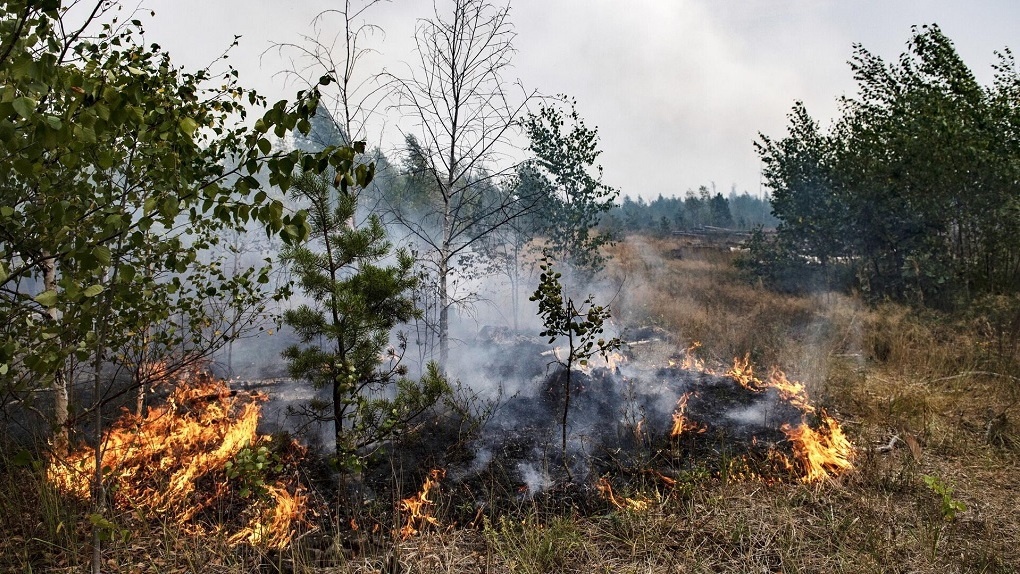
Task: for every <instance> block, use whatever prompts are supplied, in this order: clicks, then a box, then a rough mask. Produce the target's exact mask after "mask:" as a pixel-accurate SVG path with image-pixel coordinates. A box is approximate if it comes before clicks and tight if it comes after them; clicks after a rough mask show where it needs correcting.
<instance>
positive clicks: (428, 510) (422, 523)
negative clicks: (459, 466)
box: [399, 468, 446, 540]
mask: <svg viewBox="0 0 1020 574" xmlns="http://www.w3.org/2000/svg"><path fill="white" fill-rule="evenodd" d="M445 477H446V471H445V470H443V469H441V468H435V469H432V470H431V471H429V475H428V476H427V477H425V483H424V484H422V485H421V492H419V493H418V494H416V495H414V496H411V497H408V498H405V499H403V500H401V501H400V505H399V510H400V512H406V513H407V520H406V521H405V522H404V526H403V527H401V529H400V531H399V532H400V537H401V538H403V539H405V540H406V539H408V538H410V537H412V536H414V535H416V534H419V533H420V532H421V531H422V530H423V529H424V528H426V527H427V526H428V525H429V524H431V525H433V526H439V520H438V519H437V518H436V517H435V516H433V512H434V511H435V501H434V500H432V499H430V498H429V495H430V494H431V493H432V491H433V490H434V489H437V488H439V481H441V480H443V478H445Z"/></svg>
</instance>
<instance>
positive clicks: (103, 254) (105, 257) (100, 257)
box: [92, 245, 111, 265]
mask: <svg viewBox="0 0 1020 574" xmlns="http://www.w3.org/2000/svg"><path fill="white" fill-rule="evenodd" d="M92 256H93V257H95V258H96V261H98V262H99V263H100V264H101V265H109V264H110V261H111V257H110V248H109V247H107V246H105V245H97V246H96V247H95V248H94V249H92Z"/></svg>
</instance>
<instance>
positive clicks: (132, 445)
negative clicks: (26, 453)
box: [46, 374, 306, 548]
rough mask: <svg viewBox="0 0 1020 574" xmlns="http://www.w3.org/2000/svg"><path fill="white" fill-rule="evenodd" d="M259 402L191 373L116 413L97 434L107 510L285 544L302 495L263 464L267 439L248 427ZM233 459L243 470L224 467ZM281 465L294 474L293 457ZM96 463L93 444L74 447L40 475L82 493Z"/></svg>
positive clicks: (233, 539)
mask: <svg viewBox="0 0 1020 574" xmlns="http://www.w3.org/2000/svg"><path fill="white" fill-rule="evenodd" d="M263 400H265V397H263V396H260V395H257V394H247V393H243V392H235V391H232V390H231V389H230V388H229V386H228V385H227V384H226V383H225V382H223V381H221V380H217V379H214V378H212V377H209V376H207V375H201V374H193V375H190V376H189V377H188V378H187V379H186V380H182V381H179V382H178V385H177V387H176V388H175V389H174V390H173V391H172V392H171V394H170V396H169V397H168V398H167V400H166V403H165V404H164V405H162V406H160V407H153V408H150V409H149V410H148V412H147V413H146V414H145V416H143V417H139V416H136V415H134V414H132V413H124V414H123V415H122V416H121V417H120V418H119V419H118V420H117V421H116V422H115V423H113V424H112V425H111V426H110V428H109V429H108V430H107V431H106V432H105V433H104V434H103V439H102V450H101V453H102V457H101V460H102V468H103V477H104V483H105V485H106V489H107V491H108V492H109V493H110V497H111V501H112V505H113V507H114V508H115V509H116V510H117V511H118V512H130V513H131V514H130V515H133V516H136V517H139V518H140V519H142V520H150V519H157V520H159V521H169V522H170V523H172V524H173V525H175V526H177V527H180V528H183V529H185V530H186V531H188V532H190V533H192V534H198V535H203V534H208V533H212V532H217V533H223V534H225V535H226V537H227V539H228V540H229V541H230V543H232V544H240V543H247V544H252V545H255V546H259V547H267V548H283V547H285V546H287V545H288V544H289V543H290V542H291V540H292V538H293V535H294V532H295V528H296V527H297V526H298V525H299V524H300V523H301V522H302V521H303V516H304V512H305V508H306V496H305V495H303V494H302V493H301V490H300V488H298V487H297V486H296V481H295V480H290V479H288V477H287V475H286V474H285V473H284V470H285V468H284V465H283V464H280V463H277V464H275V465H273V466H275V468H272V469H271V468H270V466H271V465H270V463H271V462H273V461H272V457H271V456H270V454H269V453H270V450H269V449H268V448H266V444H267V442H268V441H269V440H270V439H269V437H268V436H260V435H259V434H258V433H257V430H256V429H257V425H258V421H259V413H260V407H259V403H260V402H261V401H263ZM252 453H256V454H255V455H252ZM242 460H243V461H244V466H245V468H243V469H239V470H237V471H235V472H233V473H230V472H228V469H231V468H233V467H234V465H240V464H241V463H242ZM286 462H287V464H288V465H290V466H291V467H292V468H291V472H293V465H294V464H295V463H296V462H297V460H296V459H292V460H289V461H286ZM95 465H96V454H95V450H94V449H93V448H91V447H83V448H81V449H79V450H77V451H75V452H74V453H72V454H71V455H69V456H68V457H67V459H66V460H64V461H53V462H51V464H50V465H49V466H48V468H47V471H46V477H47V480H48V481H49V483H50V484H51V485H53V486H54V487H55V488H56V489H57V490H58V491H60V492H62V493H64V494H66V495H70V496H73V497H76V498H78V499H81V500H87V499H88V498H89V495H90V489H91V487H92V485H93V484H94V480H93V478H94V476H95V473H96V468H95ZM269 475H272V476H274V477H275V478H274V480H269V481H267V479H266V478H265V477H268V476H269Z"/></svg>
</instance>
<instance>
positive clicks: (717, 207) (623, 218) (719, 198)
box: [600, 186, 779, 235]
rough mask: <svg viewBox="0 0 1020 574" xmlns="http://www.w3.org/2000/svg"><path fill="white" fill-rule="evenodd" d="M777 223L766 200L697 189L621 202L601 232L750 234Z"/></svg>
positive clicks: (628, 199)
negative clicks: (708, 228)
mask: <svg viewBox="0 0 1020 574" xmlns="http://www.w3.org/2000/svg"><path fill="white" fill-rule="evenodd" d="M778 222H779V221H778V220H777V219H776V218H775V217H773V216H772V205H771V202H770V198H769V197H768V196H765V197H764V198H761V197H756V196H753V195H751V194H749V193H747V192H746V191H745V192H744V193H741V194H739V195H738V194H737V192H736V190H732V191H730V193H729V196H728V197H727V196H724V195H723V194H722V193H720V192H715V193H714V194H713V193H712V191H710V190H709V188H708V187H706V186H701V187H700V188H698V191H697V192H695V191H693V190H688V191H687V193H686V194H684V197H675V196H674V197H663V196H662V195H659V197H657V198H655V199H653V200H652V201H647V202H646V201H645V200H644V199H643V198H641V197H638V198H637V199H631V198H630V197H629V196H624V198H623V200H622V201H621V202H620V203H619V204H618V205H617V206H615V207H614V208H613V209H611V210H610V211H609V212H608V213H606V214H605V216H604V217H603V218H602V223H601V225H600V227H601V229H603V230H605V231H608V232H611V233H614V234H617V235H620V234H626V233H650V234H659V235H667V234H669V233H672V232H674V231H692V230H696V229H699V228H703V227H705V226H712V227H724V228H727V229H743V230H750V229H755V228H758V227H766V228H772V227H775V226H776V224H777V223H778Z"/></svg>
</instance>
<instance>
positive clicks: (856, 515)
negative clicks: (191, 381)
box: [0, 239, 1020, 574]
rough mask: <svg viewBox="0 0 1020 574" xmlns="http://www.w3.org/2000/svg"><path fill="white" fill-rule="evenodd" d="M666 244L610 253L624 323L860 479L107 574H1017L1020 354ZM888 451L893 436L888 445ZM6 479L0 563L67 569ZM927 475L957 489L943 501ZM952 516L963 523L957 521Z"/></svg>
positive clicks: (666, 497)
mask: <svg viewBox="0 0 1020 574" xmlns="http://www.w3.org/2000/svg"><path fill="white" fill-rule="evenodd" d="M677 248H678V245H676V244H674V243H671V242H670V241H669V240H640V239H632V240H629V241H627V242H625V243H623V244H620V245H618V246H617V247H616V248H615V249H614V255H615V259H614V262H613V263H612V264H611V267H610V269H609V270H608V274H609V277H610V281H611V282H613V283H614V284H615V285H614V286H615V287H619V293H620V295H619V298H618V300H617V301H615V302H614V304H613V306H614V310H615V311H616V315H617V319H618V320H619V321H621V323H623V324H626V325H649V324H654V325H657V326H660V327H662V328H663V329H665V330H667V331H668V332H670V333H673V334H675V335H676V337H677V341H676V345H677V347H678V348H679V347H682V346H686V344H687V343H688V342H690V341H694V340H697V341H700V342H701V343H702V345H703V347H702V349H701V352H702V356H703V357H704V358H706V359H708V360H713V361H719V362H726V361H728V360H730V359H731V358H732V357H734V356H742V355H744V354H745V353H750V354H751V357H752V360H753V361H754V363H755V364H757V365H759V366H769V365H775V366H779V367H781V368H783V369H784V370H786V371H787V372H788V373H789V374H790V375H791V378H795V379H798V380H801V381H804V382H805V383H807V384H808V386H809V392H810V393H811V395H812V397H813V398H814V399H815V401H816V402H818V403H821V404H822V405H823V406H825V407H826V408H828V409H829V410H830V412H835V413H837V415H838V417H839V418H840V419H841V420H842V421H843V422H844V427H845V428H846V429H847V432H848V434H849V435H850V437H851V439H852V440H853V442H854V443H855V444H856V445H857V447H858V458H857V461H856V462H857V469H856V470H855V471H853V472H851V473H849V474H847V475H844V476H842V477H840V478H839V479H836V480H832V481H829V482H826V483H822V484H816V485H800V484H779V485H765V484H761V483H757V482H734V481H727V480H725V479H722V478H719V477H715V478H713V477H708V476H705V477H692V478H691V479H690V482H689V483H687V484H681V485H678V487H677V488H675V489H673V490H664V489H662V487H661V486H659V487H658V488H657V487H656V486H655V485H651V484H650V485H648V488H647V489H646V490H645V491H644V492H643V494H644V496H645V497H647V498H648V499H649V500H650V501H651V502H652V504H651V505H650V507H649V509H648V510H646V511H643V512H636V511H618V512H612V513H606V514H600V515H597V516H579V515H577V514H576V513H573V512H571V511H570V509H566V510H564V509H559V510H557V511H550V510H549V509H543V508H538V507H534V506H527V505H523V506H522V508H520V509H519V510H518V511H516V512H513V513H508V514H507V515H505V516H502V517H497V518H496V519H493V520H489V521H487V522H485V524H484V526H482V527H479V528H458V527H456V526H450V527H448V528H446V529H444V530H442V531H437V532H430V533H427V534H425V535H423V536H420V537H416V538H413V539H411V540H407V541H402V542H397V541H392V540H391V539H390V538H389V537H382V538H380V539H379V540H378V541H376V542H375V543H374V544H371V545H369V546H367V547H365V548H362V549H360V551H345V552H337V553H336V555H335V556H332V557H329V560H328V561H327V562H330V563H331V565H329V566H325V565H323V564H324V563H323V561H322V557H321V556H317V555H315V553H314V552H313V551H311V550H309V548H308V547H307V546H308V544H306V542H307V541H308V540H309V539H307V538H306V539H302V540H300V541H299V542H298V543H297V544H296V545H295V547H294V548H293V549H291V550H288V551H284V552H283V553H280V554H272V555H270V554H266V553H260V552H257V551H255V550H252V549H245V550H239V549H236V548H235V549H230V548H227V547H226V546H225V545H223V544H221V543H218V542H217V541H216V540H215V539H203V540H193V539H190V538H188V537H187V536H186V535H184V534H182V533H180V532H172V531H171V530H169V529H166V528H162V527H159V526H158V525H150V526H149V527H148V530H139V532H138V533H137V534H136V537H135V539H134V540H133V541H130V542H126V543H121V542H118V543H115V544H113V546H112V547H111V548H110V551H109V552H108V553H107V559H108V560H109V561H110V562H109V563H108V568H109V570H110V571H121V572H184V571H203V572H241V571H262V572H274V571H307V572H396V571H400V572H406V573H411V572H449V573H467V572H521V573H537V572H584V573H585V574H590V573H601V572H606V573H609V572H613V573H618V572H625V573H626V572H633V573H638V572H641V573H645V572H677V573H688V572H705V573H709V572H734V573H736V572H746V573H751V572H754V573H761V572H791V573H793V572H804V573H816V572H832V573H862V574H863V573H868V574H870V573H874V572H897V573H898V572H902V573H908V572H909V573H932V574H934V573H943V572H984V573H1015V572H1017V571H1018V565H1020V517H1018V515H1017V500H1018V499H1017V495H1016V485H1018V484H1020V456H1018V455H1020V433H1018V426H1017V423H1016V418H1017V417H1018V416H1020V415H1018V413H1017V411H1018V410H1020V407H1018V406H1015V405H1017V399H1018V397H1020V385H1018V378H1017V376H1018V372H1020V371H1018V369H1017V367H1018V366H1020V359H1018V357H1016V356H1015V355H1013V356H1004V355H1003V354H1002V353H996V352H993V351H995V348H993V346H990V345H988V344H987V341H986V340H984V339H983V338H982V337H981V335H980V331H978V330H976V329H975V328H974V324H975V323H974V321H972V320H964V319H962V318H961V319H957V318H953V317H946V316H936V315H918V314H917V313H915V312H913V311H911V310H909V309H907V308H904V307H900V306H897V305H891V304H886V305H880V306H878V307H868V306H866V305H863V304H862V303H861V302H860V301H858V300H856V299H854V298H852V297H848V296H844V295H836V294H823V295H815V296H810V297H797V296H789V295H779V294H775V293H772V292H769V291H767V290H765V289H762V288H760V287H757V286H754V285H747V284H745V283H743V282H741V281H740V279H739V277H738V276H737V275H736V273H735V272H734V271H733V269H732V268H731V267H730V266H729V265H728V264H729V262H730V259H731V255H730V254H729V253H728V252H722V251H714V250H699V249H695V248H693V247H688V248H682V253H681V255H682V256H683V258H682V259H677V258H676V257H674V255H675V251H674V250H676V249H677ZM996 348H1001V346H999V347H996ZM893 436H897V437H899V439H898V440H896V441H893V442H892V443H890V439H891V437H893ZM890 444H891V445H892V448H891V449H888V450H887V449H883V448H880V447H884V446H887V445H890ZM18 472H19V473H21V474H19V475H17V476H15V475H14V473H6V474H5V475H4V476H0V479H2V480H3V481H4V482H3V484H0V488H2V489H3V493H4V496H5V497H6V498H5V499H4V500H0V511H2V512H3V514H4V516H3V517H0V523H2V524H0V526H3V527H4V528H5V529H6V530H5V531H6V532H17V535H18V536H20V537H21V538H19V539H17V540H15V541H14V542H8V543H3V542H0V554H2V556H0V561H2V562H3V563H4V564H7V565H14V566H13V568H11V569H12V571H32V570H31V569H30V568H31V565H33V564H49V565H56V564H55V563H54V562H47V560H46V559H44V558H45V557H40V556H35V555H32V554H31V552H36V553H45V552H46V550H45V549H46V548H52V554H53V555H59V556H67V555H69V554H70V555H73V554H74V552H73V551H71V550H72V548H69V547H72V546H76V545H84V544H85V540H86V539H87V537H85V536H79V535H78V534H75V533H73V532H69V531H68V530H66V527H67V524H68V523H64V522H61V520H66V519H67V517H63V514H62V513H63V512H64V511H62V510H61V509H60V508H59V507H58V506H56V505H54V504H53V503H52V501H51V502H49V503H46V501H47V496H49V495H48V494H47V493H46V492H45V491H44V490H39V489H35V490H33V491H32V492H31V493H30V496H27V497H22V498H23V499H24V500H20V501H19V500H15V499H13V498H11V497H10V496H9V495H10V494H11V493H12V492H17V491H18V489H19V488H20V489H21V490H22V491H23V490H24V489H25V486H24V485H25V484H30V483H32V480H31V478H32V476H36V475H33V474H32V473H31V472H30V471H29V470H19V471H18ZM925 476H929V477H936V479H937V483H938V484H942V485H947V486H950V487H952V489H953V490H952V493H951V494H947V495H946V496H943V495H941V494H939V493H937V492H936V491H935V490H934V489H933V488H932V487H930V486H929V485H928V484H927V483H926V482H925V479H924V477H925ZM628 494H633V493H628ZM439 496H440V497H442V494H440V495H439ZM951 502H958V503H962V504H963V505H965V507H966V509H965V510H960V511H957V512H955V514H954V513H953V512H949V511H947V510H946V507H945V504H946V503H951ZM40 509H42V510H40ZM61 517H63V518H61ZM440 518H441V519H442V518H443V517H440ZM59 524H64V528H65V529H64V530H59V529H58V525H59ZM18 525H20V526H18ZM25 525H29V526H30V527H25ZM138 528H140V529H141V528H142V527H141V526H139V527H138ZM26 536H27V537H34V538H36V539H37V541H36V542H32V543H29V542H28V541H26V539H25V537H26ZM43 541H44V542H43ZM65 547H68V548H65ZM25 548H29V549H30V550H25ZM62 548H63V551H62V550H61V549H62ZM78 548H79V549H81V548H84V547H83V546H78ZM67 551H71V552H67ZM86 555H87V553H83V554H81V556H86ZM50 558H52V556H51V557H50ZM64 565H66V566H77V565H79V564H66V563H65V564H64Z"/></svg>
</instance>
